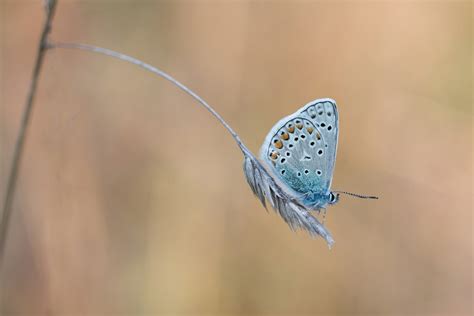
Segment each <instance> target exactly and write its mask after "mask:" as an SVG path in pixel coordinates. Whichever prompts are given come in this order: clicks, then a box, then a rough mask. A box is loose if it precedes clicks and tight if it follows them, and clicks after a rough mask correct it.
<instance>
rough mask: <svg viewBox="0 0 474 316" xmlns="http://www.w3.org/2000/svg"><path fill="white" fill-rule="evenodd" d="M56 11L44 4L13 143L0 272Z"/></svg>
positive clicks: (0, 233) (0, 229)
mask: <svg viewBox="0 0 474 316" xmlns="http://www.w3.org/2000/svg"><path fill="white" fill-rule="evenodd" d="M55 9H56V0H48V1H46V2H45V11H46V17H45V21H44V24H43V30H42V32H41V38H40V41H39V44H38V50H37V53H36V62H35V66H34V69H33V73H32V75H31V82H30V87H29V89H28V96H27V98H26V102H25V106H24V111H23V117H22V120H21V124H20V130H19V132H18V137H17V140H16V143H15V148H14V152H13V160H12V165H11V169H10V175H9V177H8V182H7V188H6V193H5V201H4V204H3V212H2V219H1V222H0V271H1V268H2V265H3V263H4V261H5V244H6V239H7V235H8V226H9V222H10V217H11V214H12V204H13V198H14V196H15V187H16V180H17V178H18V171H19V169H20V164H21V158H22V153H23V148H24V144H25V138H26V135H27V130H28V126H29V122H30V120H31V113H32V110H33V101H34V98H35V95H36V86H37V85H38V79H39V75H40V72H41V66H42V64H43V59H44V56H45V53H46V50H47V45H46V43H47V40H48V34H49V32H50V31H51V24H52V21H53V17H54V11H55Z"/></svg>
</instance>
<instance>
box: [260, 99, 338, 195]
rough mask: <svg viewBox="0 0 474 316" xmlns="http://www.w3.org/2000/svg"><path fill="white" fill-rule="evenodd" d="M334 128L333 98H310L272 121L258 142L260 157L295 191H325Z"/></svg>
mask: <svg viewBox="0 0 474 316" xmlns="http://www.w3.org/2000/svg"><path fill="white" fill-rule="evenodd" d="M338 129H339V127H338V114H337V108H336V103H335V102H334V100H331V99H319V100H315V101H312V102H310V103H308V104H306V105H305V106H303V107H302V108H301V109H299V110H298V111H297V112H295V113H293V114H291V115H289V116H287V117H285V118H283V119H282V120H280V121H279V122H278V123H277V124H275V126H274V127H273V128H272V129H271V131H270V133H269V134H268V135H267V137H266V139H265V141H264V143H263V145H262V148H261V151H260V155H261V158H262V160H263V161H265V162H266V163H267V165H268V166H269V169H270V170H271V171H272V172H273V173H274V175H276V177H278V178H279V179H280V180H281V181H282V182H283V183H284V184H285V185H286V186H288V188H289V189H290V191H294V193H296V195H307V194H313V195H314V194H316V195H327V194H328V193H329V188H330V186H331V180H332V173H333V170H334V164H335V159H336V149H337V138H338Z"/></svg>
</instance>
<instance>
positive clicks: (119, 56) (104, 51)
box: [48, 42, 250, 153]
mask: <svg viewBox="0 0 474 316" xmlns="http://www.w3.org/2000/svg"><path fill="white" fill-rule="evenodd" d="M48 48H71V49H80V50H84V51H89V52H93V53H99V54H102V55H106V56H110V57H114V58H117V59H120V60H123V61H126V62H129V63H132V64H134V65H137V66H139V67H141V68H143V69H145V70H148V71H150V72H152V73H154V74H156V75H158V76H160V77H162V78H164V79H166V80H168V81H170V82H171V83H173V84H174V85H176V86H177V87H178V88H180V89H181V90H183V91H184V92H186V93H187V94H189V95H190V96H192V97H193V98H194V99H195V100H196V101H198V102H199V103H200V104H201V105H202V106H203V107H204V108H205V109H206V110H207V111H209V112H210V113H211V114H212V115H213V116H214V117H215V118H217V119H218V120H219V122H220V123H221V124H222V125H223V126H224V127H225V128H226V129H227V130H228V131H229V133H230V134H231V135H232V137H233V138H234V139H235V141H236V142H237V144H238V145H239V147H240V149H241V150H242V151H244V152H245V153H249V152H250V151H249V150H248V149H247V147H245V145H244V144H243V143H242V141H241V140H240V138H239V136H238V135H237V133H236V132H235V131H234V130H233V129H232V127H230V126H229V124H227V122H226V121H224V119H223V118H222V117H221V116H220V115H219V113H217V112H216V111H215V110H214V109H213V108H212V107H211V106H210V105H209V104H208V103H207V102H206V101H204V99H203V98H201V97H200V96H199V95H197V94H196V93H195V92H193V91H192V90H191V89H189V88H188V87H186V86H185V85H184V84H182V83H181V82H179V81H178V80H176V79H175V78H173V77H172V76H171V75H169V74H167V73H166V72H164V71H163V70H160V69H158V68H156V67H154V66H152V65H150V64H147V63H145V62H143V61H141V60H139V59H137V58H134V57H132V56H129V55H125V54H122V53H119V52H116V51H113V50H110V49H107V48H103V47H98V46H92V45H87V44H79V43H63V42H48Z"/></svg>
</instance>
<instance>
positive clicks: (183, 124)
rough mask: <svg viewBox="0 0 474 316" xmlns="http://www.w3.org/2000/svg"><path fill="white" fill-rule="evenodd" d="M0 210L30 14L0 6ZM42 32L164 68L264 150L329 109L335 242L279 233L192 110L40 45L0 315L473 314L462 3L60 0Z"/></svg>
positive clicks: (110, 64)
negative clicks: (291, 121) (279, 134)
mask: <svg viewBox="0 0 474 316" xmlns="http://www.w3.org/2000/svg"><path fill="white" fill-rule="evenodd" d="M0 12H1V15H0V19H1V26H0V27H1V30H0V32H1V33H0V34H1V38H0V45H1V56H0V66H1V90H0V93H1V99H0V101H1V103H0V104H1V108H0V118H1V119H0V127H1V129H0V163H1V168H0V171H1V181H0V189H1V191H0V192H1V193H0V200H2V201H3V198H4V192H5V184H6V179H7V175H8V171H9V166H10V162H11V157H12V152H13V144H14V140H15V137H16V135H17V133H18V126H19V122H20V117H21V112H22V109H23V104H24V100H25V97H26V92H27V88H28V85H29V80H30V74H31V71H32V66H33V62H34V56H35V54H36V52H35V50H36V47H37V42H38V39H39V34H40V29H41V25H42V21H43V17H44V14H43V7H42V1H33V0H31V1H27V0H22V1H19V0H1V6H0ZM51 38H52V39H53V40H58V41H72V42H81V43H88V44H93V45H99V46H103V47H107V48H110V49H115V50H118V51H121V52H123V53H127V54H130V55H132V56H135V57H137V58H140V59H142V60H144V61H146V62H148V63H151V64H152V65H155V66H157V67H160V68H162V69H163V70H165V71H167V72H169V73H170V74H171V75H173V76H175V77H176V78H177V79H178V80H180V81H182V82H183V83H184V84H186V85H188V86H189V87H190V88H191V89H193V90H194V91H196V92H197V93H198V94H199V95H201V96H202V97H203V98H204V99H206V100H207V101H208V102H209V103H210V104H211V105H213V106H214V107H215V109H216V110H217V111H218V112H219V113H220V114H222V116H223V117H224V118H225V119H226V120H227V121H228V123H229V124H230V125H231V126H232V127H233V128H234V129H235V130H236V131H237V132H238V133H239V134H240V136H241V138H242V139H243V141H244V142H245V143H246V144H247V145H248V147H249V148H250V149H251V150H253V151H254V153H258V150H259V147H260V144H261V143H262V141H263V139H264V138H265V136H266V134H267V132H268V131H269V130H270V128H271V127H272V126H273V124H274V123H275V122H276V121H278V120H279V119H280V118H281V117H283V116H286V115H288V114H290V113H293V112H294V111H295V110H297V109H298V108H299V107H300V106H302V105H304V104H305V103H306V102H309V101H310V100H313V99H316V98H323V97H331V98H334V99H335V100H336V101H337V102H338V106H339V115H340V142H339V151H338V159H337V164H336V170H335V174H334V181H333V187H334V189H339V190H347V191H352V192H358V193H365V194H375V195H379V196H380V197H381V199H380V200H378V201H368V200H358V199H352V198H349V197H345V196H344V197H342V199H341V201H340V203H339V204H337V205H335V206H333V207H331V208H329V209H328V215H327V218H326V227H327V228H328V229H329V230H330V231H331V232H332V234H333V236H334V239H335V241H336V243H335V245H334V247H333V249H332V250H328V248H327V246H326V244H325V242H324V241H323V240H322V239H320V238H318V239H314V240H313V239H311V238H310V237H309V236H308V235H306V234H305V233H302V232H298V233H293V232H291V231H290V229H289V228H288V227H287V226H286V224H285V223H284V222H283V221H282V220H281V219H280V218H279V217H278V216H277V215H276V214H274V213H273V212H272V211H269V213H268V214H267V212H265V210H264V208H263V207H262V206H261V205H260V203H259V201H258V200H257V199H256V198H255V197H254V196H253V195H252V193H251V191H250V188H249V187H248V185H247V183H246V181H245V179H244V176H243V173H242V169H241V164H242V155H241V153H240V151H239V149H238V147H237V146H236V144H235V143H234V142H233V140H232V138H231V137H230V136H229V134H228V133H227V132H226V131H225V130H224V129H223V128H222V126H220V125H219V124H218V123H217V121H216V120H215V119H214V118H213V117H212V116H211V115H209V113H207V112H206V111H204V110H203V108H201V107H200V106H199V105H198V104H197V103H196V102H195V101H194V100H193V99H191V98H190V97H189V96H188V95H186V94H184V93H183V92H182V91H180V90H178V89H177V88H176V87H175V86H173V85H171V84H170V83H168V82H166V81H164V80H162V79H160V78H158V77H156V76H154V75H152V74H150V73H148V72H146V71H144V70H142V69H140V68H138V67H136V66H132V65H129V64H127V63H124V62H121V61H117V60H114V59H111V58H108V57H105V56H101V55H95V54H92V53H89V52H83V51H74V50H61V49H57V50H52V51H49V52H48V54H47V57H46V60H45V63H44V68H43V72H42V74H41V81H40V84H39V87H38V94H37V99H36V102H35V109H34V112H33V119H32V122H31V126H30V129H29V133H28V139H27V143H26V149H25V152H24V154H25V156H24V157H23V158H24V159H23V164H22V167H21V173H20V178H19V181H18V189H17V192H16V197H15V202H14V215H13V217H12V221H11V227H10V234H9V236H8V241H7V243H8V244H7V251H6V260H5V262H4V266H3V271H2V278H1V285H0V293H1V309H0V311H1V313H2V315H104V314H108V315H119V314H120V315H182V314H186V315H275V314H278V315H341V314H359V315H368V314H373V315H387V314H390V315H468V314H470V313H471V312H472V304H473V303H472V284H473V275H472V250H473V234H472V223H473V222H472V196H473V195H472V161H473V160H472V135H473V134H472V119H473V117H472V94H471V91H472V90H471V89H472V58H473V55H472V3H471V2H470V1H442V2H434V1H357V2H356V1H294V2H293V1H292V2H290V1H131V0H130V1H105V0H104V1H77V0H75V1H73V0H63V1H59V5H58V7H57V10H56V16H55V19H54V25H53V32H52V34H51Z"/></svg>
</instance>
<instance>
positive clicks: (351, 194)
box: [333, 191, 379, 200]
mask: <svg viewBox="0 0 474 316" xmlns="http://www.w3.org/2000/svg"><path fill="white" fill-rule="evenodd" d="M333 192H334V193H342V194H347V195H350V196H355V197H358V198H359V199H374V200H378V199H379V197H378V196H372V195H361V194H356V193H350V192H344V191H333Z"/></svg>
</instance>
